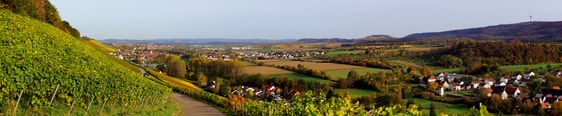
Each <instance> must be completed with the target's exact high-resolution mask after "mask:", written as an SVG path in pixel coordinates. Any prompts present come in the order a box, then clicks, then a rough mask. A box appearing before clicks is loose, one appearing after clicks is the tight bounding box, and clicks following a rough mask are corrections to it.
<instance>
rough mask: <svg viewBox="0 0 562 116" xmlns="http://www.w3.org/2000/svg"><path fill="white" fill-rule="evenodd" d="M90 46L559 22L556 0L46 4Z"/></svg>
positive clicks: (106, 0) (561, 9)
mask: <svg viewBox="0 0 562 116" xmlns="http://www.w3.org/2000/svg"><path fill="white" fill-rule="evenodd" d="M51 2H52V3H53V4H54V5H55V7H57V9H58V10H59V13H60V15H61V18H62V19H63V20H67V21H69V22H70V23H71V25H72V26H74V27H75V28H77V29H78V30H80V32H81V34H82V35H83V36H89V37H92V38H95V39H165V38H232V39H250V38H261V39H301V38H349V39H354V38H361V37H366V36H369V35H379V34H385V35H390V36H394V37H404V36H406V35H408V34H413V33H421V32H439V31H447V30H454V29H463V28H474V27H483V26H490V25H498V24H511V23H519V22H526V21H529V20H530V16H532V17H533V21H561V20H562V15H561V14H562V6H561V5H562V0H462V1H461V0H161V1H154V0H51Z"/></svg>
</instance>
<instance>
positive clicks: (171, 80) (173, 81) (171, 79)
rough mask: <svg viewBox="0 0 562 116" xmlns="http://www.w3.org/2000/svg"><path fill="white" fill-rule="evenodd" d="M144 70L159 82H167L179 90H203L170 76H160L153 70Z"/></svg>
mask: <svg viewBox="0 0 562 116" xmlns="http://www.w3.org/2000/svg"><path fill="white" fill-rule="evenodd" d="M145 69H146V68H145ZM146 70H147V71H148V73H150V74H152V75H154V76H156V77H158V78H159V79H160V80H163V81H164V82H167V83H169V84H171V85H173V86H176V87H180V88H190V89H194V90H203V89H201V88H199V87H197V86H196V85H193V84H192V83H190V82H185V81H183V80H180V79H176V78H174V77H170V76H168V75H165V74H160V73H158V72H156V71H153V70H150V69H146Z"/></svg>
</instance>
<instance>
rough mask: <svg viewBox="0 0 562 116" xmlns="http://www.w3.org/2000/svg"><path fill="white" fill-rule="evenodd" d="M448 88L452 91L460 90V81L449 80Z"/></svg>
mask: <svg viewBox="0 0 562 116" xmlns="http://www.w3.org/2000/svg"><path fill="white" fill-rule="evenodd" d="M449 89H450V90H452V91H457V90H462V87H461V83H460V82H451V84H450V85H449Z"/></svg>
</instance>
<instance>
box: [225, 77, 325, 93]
mask: <svg viewBox="0 0 562 116" xmlns="http://www.w3.org/2000/svg"><path fill="white" fill-rule="evenodd" d="M231 82H232V84H231V85H232V86H238V85H244V86H251V87H261V86H262V85H264V84H265V85H273V86H276V87H280V88H287V89H288V90H298V91H318V92H320V91H321V92H328V91H329V90H331V87H330V85H329V83H322V82H317V81H305V80H303V79H289V78H288V77H287V76H279V77H275V76H271V75H264V74H252V75H248V74H243V75H241V76H240V77H239V78H235V79H232V80H231Z"/></svg>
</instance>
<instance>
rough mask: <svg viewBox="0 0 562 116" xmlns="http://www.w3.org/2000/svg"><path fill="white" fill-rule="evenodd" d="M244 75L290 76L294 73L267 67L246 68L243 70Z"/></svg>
mask: <svg viewBox="0 0 562 116" xmlns="http://www.w3.org/2000/svg"><path fill="white" fill-rule="evenodd" d="M244 73H247V74H258V73H261V74H269V75H273V74H292V73H294V72H292V71H288V70H283V69H278V68H273V67H267V66H246V68H244Z"/></svg>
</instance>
